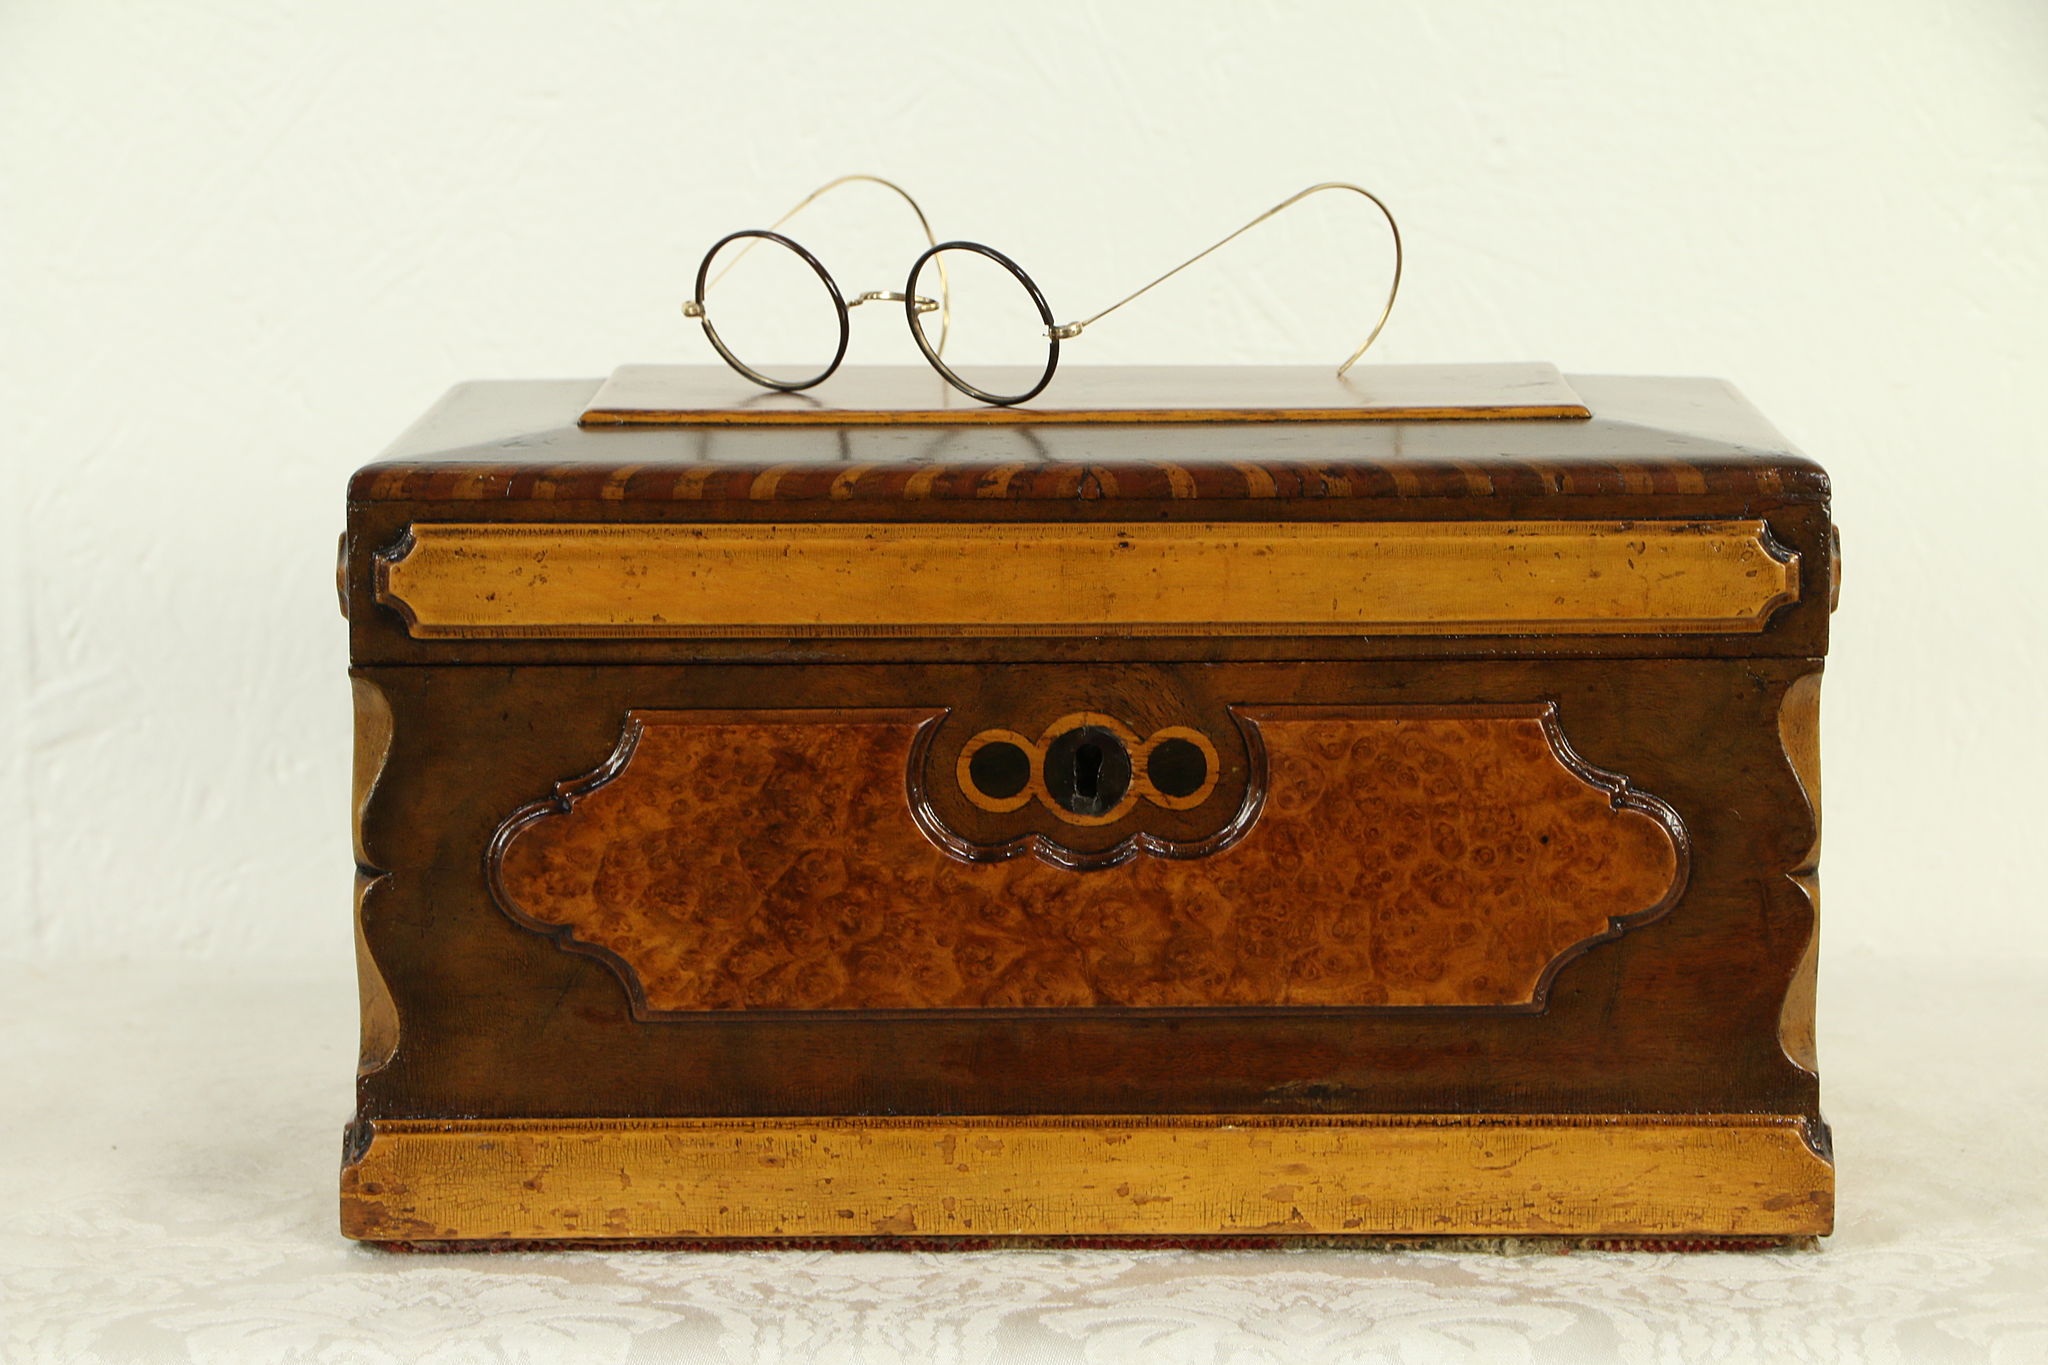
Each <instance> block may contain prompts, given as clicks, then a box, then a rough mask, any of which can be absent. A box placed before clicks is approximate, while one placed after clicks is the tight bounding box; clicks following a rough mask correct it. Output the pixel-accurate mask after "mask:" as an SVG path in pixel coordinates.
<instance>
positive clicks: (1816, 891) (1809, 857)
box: [1778, 671, 1821, 1076]
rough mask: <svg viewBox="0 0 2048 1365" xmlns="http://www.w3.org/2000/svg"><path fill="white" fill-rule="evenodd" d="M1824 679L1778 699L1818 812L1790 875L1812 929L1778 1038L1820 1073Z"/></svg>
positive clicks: (1798, 770)
mask: <svg viewBox="0 0 2048 1365" xmlns="http://www.w3.org/2000/svg"><path fill="white" fill-rule="evenodd" d="M1820 680H1821V674H1820V673H1819V672H1818V671H1816V672H1812V673H1808V674H1806V675H1805V676H1803V677H1801V678H1799V679H1797V680H1795V681H1794V682H1793V684H1792V685H1791V686H1790V687H1788V688H1786V689H1785V696H1784V699H1783V700H1782V701H1780V702H1779V704H1778V737H1779V741H1780V742H1781V743H1782V744H1783V745H1784V748H1785V761H1786V762H1787V763H1788V764H1790V765H1791V767H1792V773H1793V776H1795V777H1797V778H1798V779H1799V789H1800V791H1801V792H1802V793H1803V794H1804V795H1805V797H1806V806H1807V809H1808V810H1809V811H1810V812H1811V813H1812V815H1813V844H1812V845H1811V847H1809V848H1808V849H1807V851H1806V855H1805V856H1804V857H1802V858H1801V859H1800V860H1799V863H1798V865H1797V866H1795V867H1793V868H1792V869H1791V870H1790V871H1788V872H1787V873H1786V874H1785V875H1786V877H1787V878H1789V879H1790V880H1791V882H1792V884H1793V885H1794V886H1797V887H1798V888H1799V891H1800V894H1801V895H1803V896H1804V897H1805V898H1806V902H1807V904H1808V905H1810V906H1811V907H1812V908H1813V930H1812V934H1811V936H1810V937H1809V938H1808V939H1807V941H1806V951H1805V952H1804V953H1803V954H1801V955H1800V958H1799V965H1798V967H1797V968H1795V969H1794V971H1793V973H1792V980H1791V982H1790V984H1789V985H1787V986H1786V988H1785V1005H1784V1008H1783V1009H1782V1010H1781V1011H1780V1013H1779V1015H1778V1040H1779V1043H1780V1045H1781V1046H1782V1047H1783V1048H1784V1049H1785V1055H1786V1056H1787V1057H1789V1058H1791V1059H1792V1061H1793V1062H1794V1064H1796V1065H1797V1066H1799V1067H1800V1068H1801V1069H1802V1070H1805V1071H1808V1072H1811V1073H1812V1074H1814V1075H1816V1076H1818V1075H1819V1074H1820V1058H1819V1053H1818V1050H1817V1048H1816V1047H1815V1042H1814V997H1815V987H1816V986H1817V984H1818V982H1817V977H1818V976H1819V973H1820V826H1821V819H1820Z"/></svg>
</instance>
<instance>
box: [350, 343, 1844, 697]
mask: <svg viewBox="0 0 2048 1365" xmlns="http://www.w3.org/2000/svg"><path fill="white" fill-rule="evenodd" d="M1202 373H1203V372H1189V373H1184V374H1180V375H1178V376H1176V377H1175V380H1174V383H1173V384H1172V385H1170V386H1167V388H1168V389H1169V390H1171V391H1177V392H1182V393H1186V392H1193V391H1196V390H1198V389H1199V388H1200V386H1201V384H1202V379H1201V374H1202ZM1062 377H1063V379H1064V378H1066V376H1064V375H1063V376H1062ZM1075 378H1076V382H1077V386H1078V387H1079V389H1080V390H1081V391H1084V392H1086V391H1091V384H1090V381H1089V380H1088V379H1087V378H1086V372H1085V371H1084V372H1081V373H1080V374H1078V375H1077V376H1075ZM707 382H708V381H707ZM905 382H906V383H907V382H909V381H908V380H907V379H906V380H905ZM1560 382H1565V383H1568V386H1569V389H1570V390H1571V391H1573V392H1576V393H1577V394H1579V395H1581V396H1583V397H1584V398H1585V399H1586V401H1587V404H1588V406H1589V407H1590V409H1591V411H1592V414H1593V415H1592V417H1591V419H1590V420H1582V421H1559V420H1554V419H1543V420H1536V419H1530V420H1486V421H1420V420H1417V421H1386V420H1370V421H1368V420H1360V421H1344V422H1338V421H1328V420H1317V421H1307V422H1288V421H1246V422H1223V421H1204V422H1175V423H1162V422H1157V421H1149V420H1147V421H1135V422H1125V423H1117V424H1100V423H1097V422H1093V421H1088V422H1077V423H1041V422H1020V423H1009V424H954V425H938V424H928V423H924V422H918V423H910V424H900V425H899V424H888V423H875V422H861V423H850V424H844V425H831V426H820V425H812V424H794V425H792V424H788V423H780V422H778V423H768V424H741V425H733V424H720V425H698V426H665V427H664V426H634V427H628V428H615V429H591V428H589V427H585V426H581V425H579V424H578V419H579V417H580V416H581V415H582V414H583V413H584V412H585V411H586V410H587V409H588V408H589V407H590V406H591V404H592V401H593V399H594V398H595V397H596V396H597V395H598V394H599V393H600V391H601V389H602V388H603V387H604V386H602V385H600V384H599V383H598V382H597V381H591V380H580V381H548V382H531V383H481V384H469V385H464V386H461V387H459V388H458V389H456V390H455V391H454V392H452V393H451V394H450V395H449V396H448V397H447V398H446V399H444V400H443V402H442V403H441V404H440V405H439V406H438V407H437V408H436V409H434V411H432V412H431V413H429V414H428V415H427V416H426V417H425V418H424V419H422V420H421V422H420V423H419V424H417V425H416V426H415V427H414V428H413V430H412V431H410V432H409V433H407V435H406V436H405V437H403V438H402V439H401V440H400V441H399V443H398V444H397V445H396V446H395V447H394V448H393V449H392V450H391V451H390V452H388V453H387V455H386V456H385V458H384V459H382V460H380V461H379V462H377V463H375V464H372V465H370V466H368V467H366V468H365V469H363V470H361V471H360V472H359V473H358V474H357V475H356V477H355V479H354V481H353V483H352V485H351V490H350V495H351V504H352V511H351V533H350V538H349V548H348V554H349V562H348V566H347V581H348V598H349V610H350V614H351V618H352V620H353V621H354V623H355V630H354V632H353V633H354V641H355V647H356V656H357V658H358V661H362V662H369V661H383V662H407V661H411V662H424V661H436V660H438V661H449V662H453V661H464V660H474V661H480V662H483V661H513V660H521V659H557V660H567V659H586V658H587V659H593V660H599V659H609V660H613V661H634V660H675V659H684V658H706V659H708V658H721V659H748V658H760V659H767V658H774V659H788V658H817V659H825V658H842V659H856V658H859V659H889V658H905V659H908V658H950V659H976V658H980V659H989V658H1017V657H1043V656H1046V655H1048V654H1051V653H1057V654H1060V655H1061V656H1063V657H1073V656H1076V655H1078V654H1086V655H1089V656H1092V657H1130V658H1191V657H1211V656H1214V657H1234V658H1246V657H1269V658H1310V657H1332V656H1335V657H1386V656H1389V655H1396V654H1406V655H1411V656H1412V655H1458V654H1466V655H1483V656H1488V657H1494V656H1507V655H1519V656H1525V657H1527V656H1541V655H1561V654H1564V655H1616V654H1634V655H1646V654H1647V655H1661V654H1669V655H1688V654H1690V655H1697V654H1723V655H1726V654H1779V655H1784V654H1799V655H1810V656H1818V655H1819V654H1821V653H1823V652H1824V651H1825V647H1826V616H1827V600H1828V596H1829V588H1830V576H1831V573H1832V563H1833V556H1832V547H1831V544H1830V530H1829V525H1828V507H1827V500H1828V485H1827V479H1826V475H1825V474H1824V473H1822V471H1821V470H1820V469H1819V467H1818V466H1816V465H1814V464H1813V463H1812V462H1811V461H1809V460H1807V459H1806V458H1804V457H1803V456H1801V455H1799V454H1798V453H1796V452H1795V451H1793V450H1792V449H1791V447H1790V446H1789V445H1787V444H1786V443H1785V441H1784V439H1783V438H1782V437H1780V436H1779V435H1778V434H1777V433H1776V432H1775V431H1773V430H1772V429H1771V428H1770V426H1769V425H1768V424H1767V423H1766V422H1764V421H1763V419H1762V418H1761V417H1759V416H1758V415H1757V414H1756V413H1755V412H1754V410H1752V409H1751V408H1750V407H1749V406H1748V405H1747V404H1746V403H1744V402H1743V401H1742V400H1741V398H1740V397H1739V396H1737V395H1736V394H1735V392H1734V391H1733V390H1732V389H1731V388H1729V387H1728V386H1727V385H1726V384H1723V383H1720V382H1718V381H1713V380H1670V379H1587V378H1573V379H1571V380H1569V381H1560ZM1119 383H1121V384H1125V385H1128V383H1129V377H1128V376H1126V377H1125V378H1124V379H1123V380H1119V381H1114V382H1111V381H1104V383H1103V384H1099V385H1094V386H1093V388H1092V391H1096V392H1102V391H1108V390H1113V389H1115V388H1116V386H1117V384H1119ZM1105 386H1106V387H1105ZM1219 386H1220V381H1219ZM1238 391H1241V390H1238Z"/></svg>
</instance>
